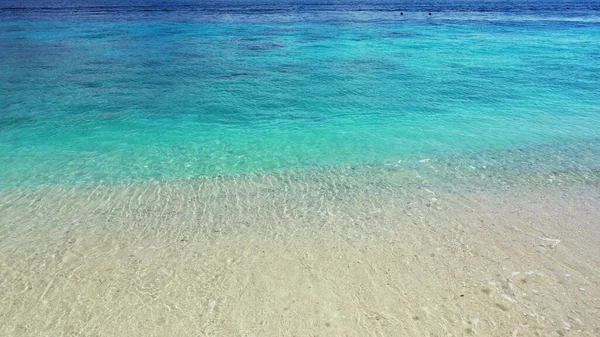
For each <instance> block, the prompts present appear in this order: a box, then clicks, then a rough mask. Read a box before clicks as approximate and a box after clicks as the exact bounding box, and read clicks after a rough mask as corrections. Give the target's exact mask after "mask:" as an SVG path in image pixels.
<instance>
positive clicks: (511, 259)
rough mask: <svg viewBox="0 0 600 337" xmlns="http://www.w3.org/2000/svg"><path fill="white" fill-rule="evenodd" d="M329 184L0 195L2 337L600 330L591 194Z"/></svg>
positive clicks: (314, 179)
mask: <svg viewBox="0 0 600 337" xmlns="http://www.w3.org/2000/svg"><path fill="white" fill-rule="evenodd" d="M319 174H320V173H319ZM320 177H321V176H320V175H318V174H314V175H307V176H306V177H305V176H302V175H298V176H293V175H287V176H286V175H281V176H278V175H271V176H265V177H262V178H256V177H253V178H243V177H242V178H239V179H226V178H213V179H199V180H190V181H178V182H160V183H159V182H145V183H143V182H139V183H130V184H120V185H99V186H88V185H81V186H75V187H69V188H66V187H61V186H54V187H46V188H38V189H34V190H12V191H4V192H2V194H1V195H0V303H2V305H1V306H0V335H1V336H128V337H134V336H471V335H472V336H598V335H600V287H599V285H600V249H598V247H600V226H599V220H598V219H600V207H599V206H600V189H599V188H598V185H597V184H596V183H593V182H585V183H575V182H565V183H564V184H538V183H536V182H532V183H531V184H530V185H522V184H513V185H511V186H508V187H504V188H495V189H494V188H487V189H486V191H485V192H482V191H478V190H477V189H464V190H456V191H452V192H450V191H448V190H447V189H445V188H441V187H440V188H435V187H433V186H429V185H428V186H421V185H418V184H414V185H411V184H400V183H399V180H394V179H393V175H391V174H390V175H387V176H386V175H380V176H378V177H377V178H373V177H368V176H364V175H361V174H358V173H357V174H355V175H353V174H352V173H347V174H343V175H342V174H337V175H331V174H330V175H325V174H324V175H323V176H322V177H321V178H320ZM323 177H325V178H323ZM565 181H566V180H565Z"/></svg>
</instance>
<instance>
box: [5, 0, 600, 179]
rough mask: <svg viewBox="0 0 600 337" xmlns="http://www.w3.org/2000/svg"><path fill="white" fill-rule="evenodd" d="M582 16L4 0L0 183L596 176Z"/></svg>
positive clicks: (578, 10) (406, 5) (349, 5)
mask: <svg viewBox="0 0 600 337" xmlns="http://www.w3.org/2000/svg"><path fill="white" fill-rule="evenodd" d="M599 10H600V2H597V1H545V2H539V1H519V2H499V1H486V2H479V1H477V2H475V1H460V2H443V1H440V2H438V1H428V2H416V1H415V2H395V3H386V2H377V1H376V2H345V1H333V2H326V3H316V2H307V1H304V2H289V1H287V2H265V1H262V2H259V1H256V2H237V1H224V2H210V3H203V2H194V1H180V2H153V3H149V2H147V1H125V2H115V1H112V0H111V1H76V2H59V1H50V2H44V1H33V0H32V1H25V2H23V1H5V0H3V1H0V93H1V95H0V163H1V170H0V187H4V188H6V187H30V186H40V185H48V184H50V185H52V184H72V183H82V182H124V181H131V180H149V179H158V180H163V179H181V178H190V177H203V176H217V175H231V174H245V173H263V172H273V171H281V170H294V169H299V168H313V167H322V166H340V165H341V166H352V165H391V164H394V165H397V163H420V162H423V161H429V160H438V161H447V162H448V163H449V164H448V165H451V166H452V165H454V166H461V165H463V166H477V165H489V166H495V167H498V168H501V169H502V168H507V169H510V168H515V167H517V168H520V169H525V170H529V171H536V170H545V171H565V170H587V171H590V170H591V171H594V170H597V169H598V168H600V166H599V165H600V137H599V135H600V43H598V37H599V36H600V11H599ZM400 11H403V12H404V15H402V16H401V15H400ZM430 11H431V12H432V15H431V16H429V15H427V13H428V12H430Z"/></svg>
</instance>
